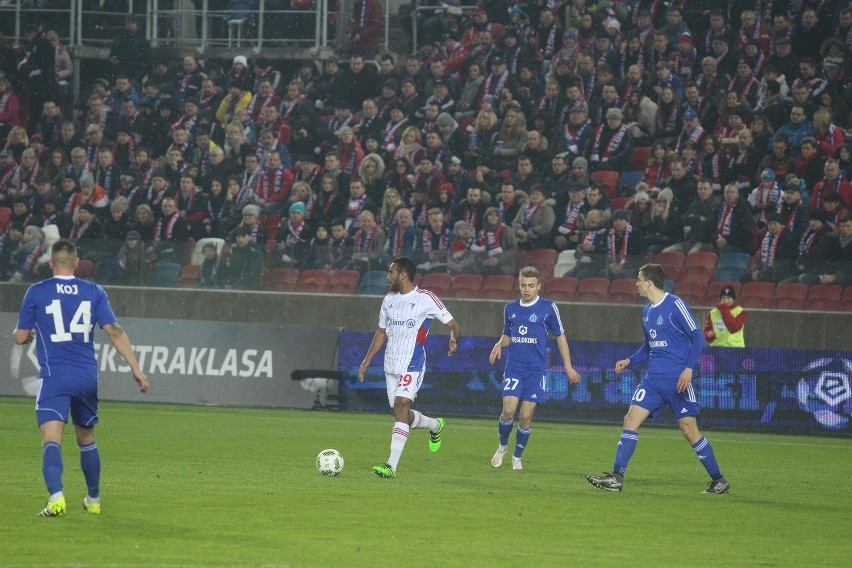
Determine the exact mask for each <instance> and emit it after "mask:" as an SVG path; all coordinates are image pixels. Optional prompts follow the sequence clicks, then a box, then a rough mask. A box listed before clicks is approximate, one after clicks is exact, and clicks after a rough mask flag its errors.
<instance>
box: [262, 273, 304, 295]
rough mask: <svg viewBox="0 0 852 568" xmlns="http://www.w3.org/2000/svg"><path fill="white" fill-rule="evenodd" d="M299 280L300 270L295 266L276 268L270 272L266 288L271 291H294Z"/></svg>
mask: <svg viewBox="0 0 852 568" xmlns="http://www.w3.org/2000/svg"><path fill="white" fill-rule="evenodd" d="M298 282H299V271H298V270H297V269H295V268H290V267H281V268H275V269H273V270H272V272H270V273H269V278H268V280H267V284H266V289H267V290H269V291H271V292H292V291H293V290H295V289H296V285H297V284H298Z"/></svg>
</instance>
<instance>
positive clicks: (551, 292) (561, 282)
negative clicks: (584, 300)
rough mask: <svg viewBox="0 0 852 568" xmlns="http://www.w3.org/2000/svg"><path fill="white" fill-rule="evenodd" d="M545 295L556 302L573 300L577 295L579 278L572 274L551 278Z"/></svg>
mask: <svg viewBox="0 0 852 568" xmlns="http://www.w3.org/2000/svg"><path fill="white" fill-rule="evenodd" d="M543 295H544V296H545V297H546V298H547V299H548V300H552V301H554V302H573V301H574V298H575V297H576V296H577V279H576V278H574V277H572V276H558V277H556V278H551V279H550V280H548V281H547V286H546V287H545V289H544V294H543Z"/></svg>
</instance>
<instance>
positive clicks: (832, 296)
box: [805, 284, 843, 312]
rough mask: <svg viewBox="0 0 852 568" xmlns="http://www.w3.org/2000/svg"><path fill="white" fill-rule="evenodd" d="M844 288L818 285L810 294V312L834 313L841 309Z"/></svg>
mask: <svg viewBox="0 0 852 568" xmlns="http://www.w3.org/2000/svg"><path fill="white" fill-rule="evenodd" d="M842 296H843V287H842V286H838V285H837V284H816V285H815V286H811V289H810V291H809V292H808V303H807V304H806V305H805V308H806V309H808V310H814V311H822V312H833V311H836V310H837V309H838V308H839V307H840V298H841V297H842Z"/></svg>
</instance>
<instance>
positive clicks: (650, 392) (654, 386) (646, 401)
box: [630, 378, 701, 419]
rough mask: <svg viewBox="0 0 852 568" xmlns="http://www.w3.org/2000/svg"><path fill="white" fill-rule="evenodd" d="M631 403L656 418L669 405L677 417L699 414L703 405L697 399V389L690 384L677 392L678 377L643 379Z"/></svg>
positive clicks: (634, 392)
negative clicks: (699, 404)
mask: <svg viewBox="0 0 852 568" xmlns="http://www.w3.org/2000/svg"><path fill="white" fill-rule="evenodd" d="M630 404H635V405H636V406H639V407H641V408H644V409H645V410H647V411H648V412H650V413H651V418H652V419H653V418H656V417H657V415H658V414H659V413H660V411H661V410H662V409H663V407H666V406H668V407H669V408H671V409H672V412H674V415H675V418H677V419H681V418H686V417H687V416H698V413H699V412H701V407H700V406H698V402H697V401H696V400H695V390H693V388H692V385H689V387H687V389H686V390H685V391H683V392H677V379H653V380H650V379H647V378H645V379H642V381H641V382H640V383H639V386H638V387H636V390H635V391H633V398H631V399H630Z"/></svg>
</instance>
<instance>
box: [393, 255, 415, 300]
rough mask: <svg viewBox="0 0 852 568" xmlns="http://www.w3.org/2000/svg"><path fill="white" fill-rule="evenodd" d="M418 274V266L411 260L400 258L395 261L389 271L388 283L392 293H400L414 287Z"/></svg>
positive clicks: (404, 257)
mask: <svg viewBox="0 0 852 568" xmlns="http://www.w3.org/2000/svg"><path fill="white" fill-rule="evenodd" d="M416 273H417V266H416V265H415V264H414V261H413V260H411V259H410V258H408V257H406V256H398V257H396V258H395V259H393V262H392V263H391V265H390V268H389V269H388V283H389V284H390V289H391V292H399V291H401V290H402V289H404V288H407V287H408V286H412V285H413V284H414V275H415V274H416Z"/></svg>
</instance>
